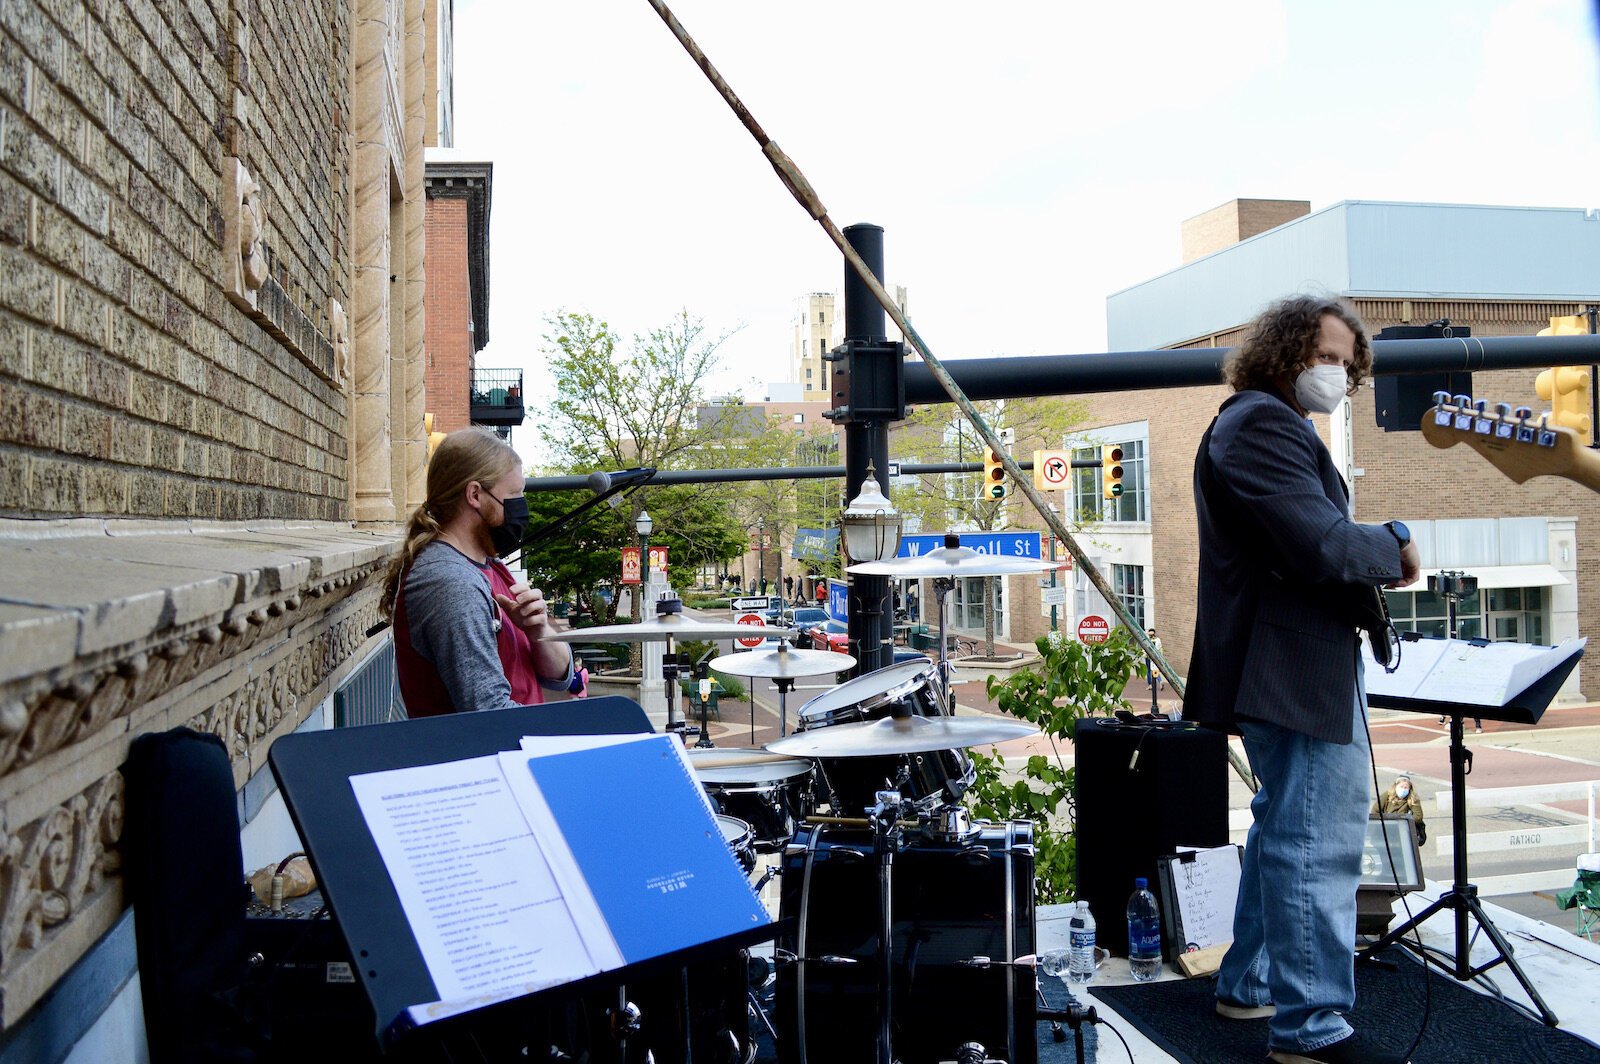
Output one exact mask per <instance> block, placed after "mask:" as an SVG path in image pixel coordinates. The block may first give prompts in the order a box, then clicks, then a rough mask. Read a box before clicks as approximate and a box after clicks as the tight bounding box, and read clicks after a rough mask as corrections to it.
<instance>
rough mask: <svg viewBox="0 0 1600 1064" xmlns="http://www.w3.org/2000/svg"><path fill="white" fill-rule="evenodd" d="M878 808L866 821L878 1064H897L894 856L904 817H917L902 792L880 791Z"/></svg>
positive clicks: (868, 815) (870, 813)
mask: <svg viewBox="0 0 1600 1064" xmlns="http://www.w3.org/2000/svg"><path fill="white" fill-rule="evenodd" d="M877 799H878V804H877V805H875V806H873V807H872V808H871V809H869V810H867V820H868V822H869V823H870V824H871V825H872V842H873V849H874V850H876V851H877V854H878V926H879V929H880V937H879V939H878V952H879V954H880V961H879V967H878V977H879V978H880V979H881V980H882V994H881V996H880V998H879V1003H878V1004H879V1008H880V1010H881V1011H880V1012H879V1013H878V1056H877V1061H878V1064H895V1060H894V1051H893V1048H892V1046H891V1028H892V1027H893V1022H894V1021H893V1015H894V1001H893V999H894V946H893V941H892V939H893V935H894V907H893V903H892V900H891V888H892V886H893V883H894V855H895V853H896V852H897V851H898V850H899V849H900V843H901V841H902V839H903V837H904V836H903V832H902V829H901V827H900V819H901V817H902V816H914V815H915V814H916V810H915V807H914V806H913V805H912V803H911V802H909V801H907V800H906V799H905V797H904V796H903V795H901V793H900V792H899V791H879V792H878V793H877Z"/></svg>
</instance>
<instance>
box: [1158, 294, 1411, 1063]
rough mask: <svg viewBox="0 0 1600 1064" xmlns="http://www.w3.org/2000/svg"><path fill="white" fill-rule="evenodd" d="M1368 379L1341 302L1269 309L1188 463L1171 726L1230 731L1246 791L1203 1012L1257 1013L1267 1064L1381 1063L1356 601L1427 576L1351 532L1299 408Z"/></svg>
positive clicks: (1360, 332)
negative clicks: (1229, 900)
mask: <svg viewBox="0 0 1600 1064" xmlns="http://www.w3.org/2000/svg"><path fill="white" fill-rule="evenodd" d="M1371 367H1372V348H1371V345H1370V344H1369V343H1368V341H1367V337H1366V334H1365V330H1364V328H1363V326H1362V324H1361V321H1360V320H1359V319H1358V318H1357V317H1356V316H1355V314H1354V313H1352V312H1351V311H1350V310H1349V309H1348V308H1347V307H1346V306H1345V305H1344V304H1343V303H1341V302H1339V301H1337V300H1334V299H1325V298H1320V297H1316V296H1293V297H1290V298H1288V299H1285V300H1282V301H1280V302H1278V303H1276V304H1274V305H1272V306H1270V307H1268V308H1267V309H1266V310H1265V311H1264V312H1263V313H1262V314H1261V315H1260V317H1258V318H1257V319H1256V320H1255V321H1254V322H1253V323H1252V325H1251V327H1250V329H1249V331H1248V335H1247V336H1246V338H1245V340H1244V342H1243V343H1242V344H1241V345H1240V346H1239V347H1237V348H1235V349H1234V351H1233V352H1232V354H1230V355H1229V356H1228V359H1227V362H1226V364H1225V367H1224V371H1223V372H1224V376H1225V377H1226V379H1227V383H1228V384H1229V386H1230V387H1231V388H1232V389H1233V394H1232V395H1230V396H1229V397H1228V398H1227V399H1226V400H1225V401H1224V402H1223V404H1222V408H1221V410H1220V411H1219V412H1218V414H1217V417H1216V419H1215V420H1214V421H1213V422H1212V423H1211V427H1210V428H1209V429H1207V430H1206V433H1205V435H1204V436H1203V437H1202V438H1201V442H1200V449H1199V453H1198V454H1197V455H1196V457H1195V473H1194V485H1195V488H1194V490H1195V507H1196V514H1197V517H1198V524H1199V532H1200V536H1199V558H1200V579H1199V588H1198V602H1197V607H1198V608H1197V610H1196V618H1195V636H1194V650H1193V653H1192V655H1191V658H1190V665H1189V676H1188V687H1187V690H1186V692H1185V696H1186V697H1185V701H1184V713H1185V715H1186V716H1188V717H1190V718H1192V719H1195V720H1198V721H1199V722H1201V723H1202V724H1204V725H1207V726H1210V727H1213V728H1219V729H1226V730H1228V731H1231V732H1236V733H1239V734H1241V735H1242V736H1243V738H1244V748H1245V752H1246V754H1247V755H1248V757H1249V759H1250V767H1251V770H1252V771H1253V772H1254V773H1255V775H1256V777H1257V779H1258V780H1259V781H1260V789H1259V790H1258V791H1257V792H1256V795H1255V798H1254V799H1253V800H1252V801H1251V803H1250V809H1251V812H1252V814H1253V815H1254V823H1253V824H1252V825H1251V826H1250V830H1249V834H1248V836H1247V839H1246V842H1245V852H1244V860H1243V864H1242V866H1241V869H1240V881H1239V894H1238V901H1237V904H1236V906H1235V909H1234V916H1233V944H1232V945H1231V946H1230V947H1229V948H1228V951H1227V953H1226V954H1225V955H1224V957H1223V959H1222V966H1221V969H1220V970H1219V972H1218V975H1217V984H1216V1013H1217V1015H1219V1016H1220V1017H1223V1018H1225V1019H1259V1018H1268V1022H1267V1049H1268V1056H1269V1058H1270V1059H1272V1060H1275V1061H1279V1062H1293V1061H1310V1062H1312V1064H1319V1062H1320V1064H1343V1062H1352V1061H1362V1062H1364V1064H1385V1062H1394V1061H1402V1060H1404V1059H1405V1058H1404V1055H1403V1054H1401V1053H1398V1052H1395V1051H1392V1050H1388V1049H1386V1048H1384V1047H1382V1046H1379V1045H1375V1044H1374V1043H1372V1042H1371V1041H1370V1040H1368V1039H1367V1038H1366V1037H1365V1036H1364V1035H1362V1034H1360V1033H1358V1032H1356V1031H1355V1030H1353V1029H1352V1028H1351V1026H1350V1024H1349V1023H1348V1022H1347V1021H1346V1019H1345V1015H1346V1014H1348V1013H1349V1012H1350V1011H1351V1010H1352V1009H1353V1008H1354V1007H1355V965H1354V954H1353V952H1352V950H1351V948H1350V944H1351V943H1352V942H1353V941H1355V932H1356V885H1357V883H1358V881H1359V880H1360V876H1361V852H1362V844H1363V841H1364V839H1365V835H1366V826H1367V804H1368V799H1369V795H1370V791H1369V790H1368V789H1367V787H1366V786H1364V784H1365V781H1366V780H1367V779H1368V778H1369V776H1368V757H1369V753H1368V751H1369V740H1368V737H1367V731H1366V697H1365V684H1364V682H1363V679H1362V675H1361V667H1362V666H1361V653H1360V645H1359V642H1358V640H1357V636H1356V634H1355V631H1356V627H1355V618H1356V617H1357V616H1358V610H1357V605H1358V604H1360V603H1362V602H1366V603H1370V602H1372V601H1373V596H1375V595H1377V594H1379V592H1378V591H1377V590H1376V589H1377V588H1379V587H1397V586H1400V585H1402V584H1408V583H1411V582H1412V581H1413V580H1415V579H1416V578H1417V576H1418V575H1419V573H1420V571H1421V567H1420V559H1419V555H1418V553H1417V546H1416V544H1414V543H1413V542H1412V541H1411V533H1410V530H1409V529H1407V528H1406V527H1405V525H1403V524H1401V523H1400V522H1399V521H1390V522H1389V523H1387V524H1383V525H1362V524H1357V523H1356V522H1355V521H1354V520H1352V518H1351V516H1350V502H1349V495H1348V491H1347V489H1346V487H1345V484H1344V481H1343V479H1342V478H1341V477H1340V474H1339V471H1338V468H1337V466H1336V465H1335V463H1334V461H1333V457H1332V456H1331V455H1330V454H1329V453H1328V449H1327V447H1326V446H1324V444H1323V443H1322V440H1321V438H1320V437H1319V436H1318V435H1317V430H1316V427H1315V425H1313V424H1312V422H1311V419H1310V415H1311V414H1330V413H1332V412H1333V411H1335V410H1337V409H1338V408H1339V405H1340V403H1341V401H1342V400H1343V399H1344V397H1345V396H1346V395H1351V394H1354V393H1355V391H1356V388H1357V387H1358V386H1359V385H1360V383H1361V381H1362V379H1363V378H1364V377H1365V376H1366V375H1367V374H1368V372H1369V371H1370V370H1371Z"/></svg>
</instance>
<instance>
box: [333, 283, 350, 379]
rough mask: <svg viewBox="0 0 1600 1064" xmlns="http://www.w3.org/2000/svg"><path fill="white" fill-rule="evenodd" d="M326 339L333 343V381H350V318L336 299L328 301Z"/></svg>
mask: <svg viewBox="0 0 1600 1064" xmlns="http://www.w3.org/2000/svg"><path fill="white" fill-rule="evenodd" d="M328 339H329V340H330V341H332V343H333V381H334V383H335V384H343V383H344V382H345V381H347V380H349V379H350V318H349V316H348V315H347V314H345V312H344V307H343V306H341V305H340V303H339V301H338V300H337V299H330V300H328Z"/></svg>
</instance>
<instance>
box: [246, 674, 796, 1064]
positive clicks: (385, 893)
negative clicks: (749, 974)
mask: <svg viewBox="0 0 1600 1064" xmlns="http://www.w3.org/2000/svg"><path fill="white" fill-rule="evenodd" d="M652 730H653V729H652V728H651V727H650V720H649V717H647V716H646V715H645V712H644V710H643V709H641V708H640V707H639V704H638V703H636V702H634V701H632V700H630V699H627V698H621V697H617V696H610V697H605V698H590V699H584V700H581V701H572V702H558V703H555V704H552V705H547V706H518V707H513V708H511V709H504V710H494V711H488V712H482V713H453V714H448V715H445V716H438V717H424V718H420V719H417V720H407V721H399V722H396V723H392V724H371V725H366V726H362V727H353V728H334V729H330V730H327V731H316V732H301V733H296V734H293V735H286V736H284V737H283V738H281V739H279V740H277V741H276V742H274V743H273V744H272V750H271V753H270V755H269V763H270V765H271V766H272V772H273V775H274V776H275V777H277V780H278V785H279V787H280V788H281V789H282V791H283V796H284V801H285V803H286V804H287V806H288V809H289V815H290V817H291V818H293V820H294V825H295V828H296V830H298V831H299V833H300V839H301V841H302V842H304V843H305V848H306V853H307V855H308V856H309V858H310V860H311V864H312V866H313V868H314V870H315V871H316V874H317V882H318V885H319V886H320V887H321V889H322V893H323V896H324V898H325V899H326V900H327V903H328V908H329V909H330V910H331V911H332V912H333V915H334V919H335V921H336V922H337V924H338V926H339V929H340V931H341V932H342V933H343V935H344V937H345V942H346V943H347V944H348V945H349V947H350V956H351V958H352V959H353V960H354V962H355V967H356V969H357V975H358V976H359V978H360V980H361V983H362V985H363V986H364V988H365V989H366V992H367V996H368V998H369V999H370V1000H371V1002H372V1007H373V1013H374V1016H375V1018H376V1023H377V1029H376V1031H375V1034H376V1036H377V1038H378V1040H379V1042H380V1043H381V1044H382V1045H384V1046H385V1048H386V1049H405V1050H410V1051H413V1052H415V1051H416V1047H415V1046H413V1045H411V1043H412V1042H414V1041H417V1039H415V1038H414V1037H413V1035H412V1033H411V1032H410V1030H409V1029H408V1027H407V1025H406V1024H404V1023H403V1022H397V1021H400V1020H401V1019H402V1018H403V1017H405V1016H406V1010H407V1009H408V1008H410V1007H411V1006H414V1005H418V1004H421V1003H426V1002H432V1001H437V1000H439V997H440V995H439V992H438V989H437V987H436V986H435V985H434V983H433V980H432V978H431V977H430V976H429V974H428V969H427V965H426V964H425V963H424V961H423V958H422V952H421V950H420V948H419V947H418V945H417V941H416V938H415V937H414V936H413V934H412V931H411V926H410V923H409V922H408V921H407V919H406V915H405V911H404V909H403V908H402V907H401V904H400V898H399V896H398V895H397V894H396V893H395V890H394V885H393V883H392V882H391V880H390V878H389V874H388V870H387V868H386V866H385V864H384V862H383V858H382V857H381V856H380V854H379V852H378V848H377V844H376V843H375V842H374V841H373V838H372V835H371V833H370V832H369V831H368V829H367V825H366V821H365V819H364V818H363V816H362V813H361V809H360V807H359V805H358V804H357V802H356V798H355V792H354V791H353V790H352V788H351V786H350V777H351V776H354V775H360V774H363V773H368V772H380V771H384V770H387V769H396V768H409V767H414V766H419V765H432V764H441V763H444V762H448V761H455V760H460V759H463V758H469V757H481V756H484V755H488V754H496V753H499V752H500V751H503V750H514V749H516V748H517V745H518V742H519V740H520V739H521V738H522V737H523V736H524V735H595V734H623V733H635V732H649V731H652ZM776 931H777V929H776V926H775V925H768V926H766V927H761V928H754V929H752V930H751V931H749V932H745V933H741V934H739V935H734V936H728V937H725V938H719V939H715V940H713V941H711V942H707V943H702V944H701V945H699V946H696V947H693V948H691V949H687V950H680V951H677V952H674V953H671V954H666V955H663V956H660V957H654V958H651V959H649V960H647V961H643V962H640V963H638V964H632V965H628V966H626V967H624V968H618V969H615V970H612V971H608V972H602V973H600V974H599V975H595V976H591V977H589V978H586V979H582V980H578V981H575V982H572V983H567V984H564V985H563V986H559V987H553V988H551V989H549V990H545V991H541V992H539V993H538V994H535V995H528V996H524V997H521V998H515V999H512V1000H511V1001H509V1002H504V1003H501V1004H497V1005H494V1006H490V1007H489V1009H487V1010H479V1011H478V1012H471V1013H466V1014H464V1015H463V1016H460V1017H454V1018H451V1019H445V1020H441V1021H438V1022H437V1023H433V1024H429V1025H427V1027H424V1028H422V1029H421V1030H422V1031H426V1032H429V1036H428V1037H429V1038H431V1039H434V1040H435V1041H434V1044H435V1045H437V1046H438V1047H440V1053H441V1056H442V1058H443V1059H450V1060H462V1059H465V1060H471V1059H475V1058H474V1057H473V1056H471V1055H470V1054H471V1052H472V1049H471V1047H472V1045H473V1041H472V1037H471V1031H470V1029H468V1030H466V1031H465V1034H464V1036H463V1044H464V1045H465V1046H467V1047H468V1050H467V1052H468V1055H467V1056H465V1057H462V1056H460V1055H458V1054H459V1053H460V1050H461V1046H456V1047H453V1049H452V1048H451V1047H450V1046H449V1039H450V1038H451V1037H456V1036H462V1035H463V1032H462V1028H463V1027H464V1026H466V1025H470V1024H471V1023H472V1022H473V1017H475V1016H480V1015H483V1014H485V1013H486V1012H497V1013H498V1012H503V1011H504V1010H505V1009H506V1008H507V1007H511V1008H515V1007H517V1005H518V1003H526V1002H528V1001H529V1000H530V998H537V999H540V1000H541V1001H542V1000H544V999H546V998H547V997H548V998H549V1000H551V1001H552V1002H556V1001H564V1000H570V999H571V998H572V997H573V996H574V995H577V994H580V993H586V992H590V991H594V990H599V989H604V988H608V987H614V986H618V985H620V984H622V983H624V982H627V981H628V980H629V979H632V978H635V977H637V976H639V975H642V974H650V973H655V972H661V971H668V970H671V969H674V968H680V967H682V966H683V965H685V964H687V963H688V962H690V961H692V960H696V959H699V958H700V957H703V956H708V955H711V954H713V953H715V952H717V951H726V950H728V949H730V948H736V947H741V946H745V945H748V944H750V943H754V942H759V941H763V940H766V939H769V938H771V937H773V935H775V934H776ZM480 1055H481V1052H480Z"/></svg>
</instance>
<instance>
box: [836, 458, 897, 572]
mask: <svg viewBox="0 0 1600 1064" xmlns="http://www.w3.org/2000/svg"><path fill="white" fill-rule="evenodd" d="M900 522H901V517H900V514H899V513H898V512H897V511H896V510H895V508H894V504H893V503H891V502H890V501H889V500H888V499H887V498H885V497H884V494H883V488H882V487H881V486H880V485H879V484H878V477H877V474H875V473H874V472H873V469H872V465H871V464H870V463H869V464H868V465H867V476H866V479H865V480H863V481H862V482H861V491H860V492H859V493H858V494H857V495H856V497H855V498H854V499H851V500H850V505H849V506H847V507H845V511H844V516H843V517H841V518H840V519H839V523H840V524H841V525H843V526H844V549H845V553H847V554H849V555H850V560H851V561H853V562H886V561H888V560H889V559H890V558H893V557H894V556H895V554H896V552H898V551H899V550H900Z"/></svg>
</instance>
